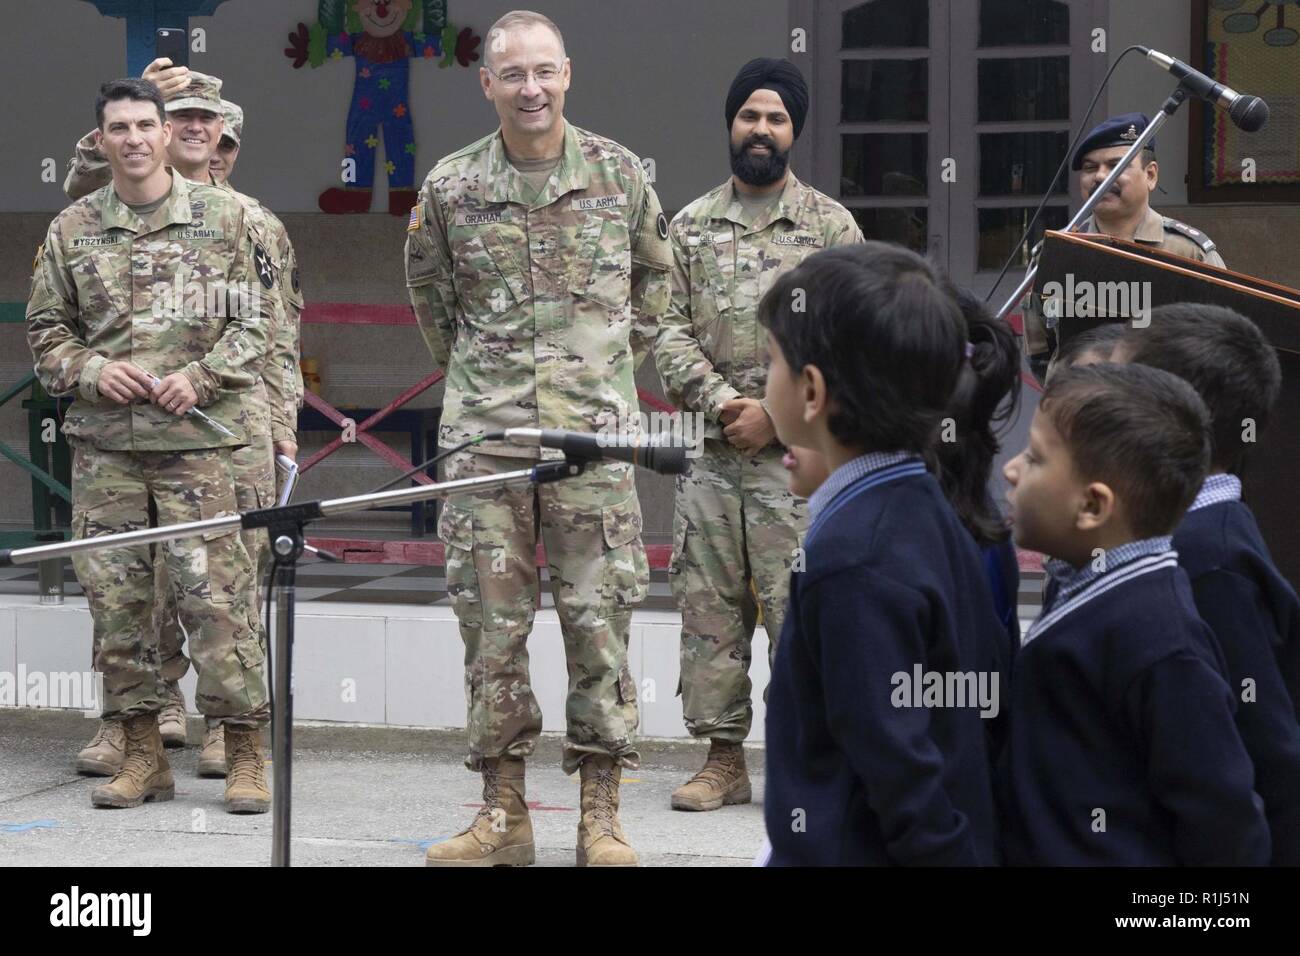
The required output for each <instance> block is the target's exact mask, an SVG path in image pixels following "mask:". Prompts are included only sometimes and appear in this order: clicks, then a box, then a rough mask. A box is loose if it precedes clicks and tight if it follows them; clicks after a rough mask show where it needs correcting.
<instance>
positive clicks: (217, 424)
mask: <svg viewBox="0 0 1300 956" xmlns="http://www.w3.org/2000/svg"><path fill="white" fill-rule="evenodd" d="M149 378H150V380H151V383H152V385H153V387H154V388H157V387H158V386H159V385H160V384H162V379H160V378H159V377H158V376H157V375H152V374H151V375H150V376H149ZM185 414H187V415H193V416H194V417H195V418H200V419H202V420H203V421H205V422H207V423H208V424H209V425H211V426H212V427H213V428H215V429H216V430H217V431H219V432H221V433H222V434H223V435H229V436H230V437H231V438H238V437H239V436H238V435H236V434H235V433H234V432H232V431H231V430H230V429H229V428H227V427H226V426H225V425H223V424H221V422H219V421H217V420H216V419H214V418H212V416H210V415H208V414H207V413H206V412H204V411H201V410H199V409H198V408H190V410H189V411H188V412H186V413H185Z"/></svg>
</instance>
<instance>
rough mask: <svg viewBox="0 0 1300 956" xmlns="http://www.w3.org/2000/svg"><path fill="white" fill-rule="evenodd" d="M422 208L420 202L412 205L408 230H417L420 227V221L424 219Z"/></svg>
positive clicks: (407, 222)
mask: <svg viewBox="0 0 1300 956" xmlns="http://www.w3.org/2000/svg"><path fill="white" fill-rule="evenodd" d="M420 209H421V207H420V204H419V203H416V204H415V205H414V206H412V207H411V218H410V219H408V220H407V221H406V231H407V232H416V231H417V230H418V229H419V228H420V221H421V219H422V213H421V211H420Z"/></svg>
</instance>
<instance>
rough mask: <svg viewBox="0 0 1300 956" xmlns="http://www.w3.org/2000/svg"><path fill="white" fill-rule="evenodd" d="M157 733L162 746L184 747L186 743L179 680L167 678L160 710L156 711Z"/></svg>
mask: <svg viewBox="0 0 1300 956" xmlns="http://www.w3.org/2000/svg"><path fill="white" fill-rule="evenodd" d="M158 733H159V734H161V735H162V742H163V746H164V747H184V746H185V744H186V743H188V738H187V735H186V733H185V695H184V694H182V693H181V685H180V682H178V681H174V680H169V681H168V682H167V694H166V696H165V697H163V706H162V710H161V711H159V712H158Z"/></svg>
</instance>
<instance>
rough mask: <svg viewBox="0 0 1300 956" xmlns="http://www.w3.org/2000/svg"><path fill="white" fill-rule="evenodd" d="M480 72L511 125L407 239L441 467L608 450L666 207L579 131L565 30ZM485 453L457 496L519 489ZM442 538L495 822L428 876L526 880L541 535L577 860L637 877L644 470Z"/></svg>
mask: <svg viewBox="0 0 1300 956" xmlns="http://www.w3.org/2000/svg"><path fill="white" fill-rule="evenodd" d="M486 56H487V61H488V65H486V66H484V67H483V68H482V70H481V71H480V73H479V77H480V80H481V82H482V85H483V94H484V96H486V97H487V99H488V100H490V101H491V103H492V104H493V106H494V107H495V108H496V112H497V116H498V117H499V118H500V121H501V126H500V128H499V129H498V130H497V131H496V132H494V133H493V134H492V135H490V136H487V137H484V138H483V139H481V140H479V141H478V142H477V143H474V144H473V145H471V146H467V147H466V148H464V149H462V150H461V151H459V152H457V153H453V154H452V155H451V156H448V157H447V158H445V159H443V160H441V161H440V162H439V163H438V164H437V165H436V166H435V167H434V169H433V171H432V172H431V173H429V175H428V178H426V179H425V181H424V187H423V189H421V191H420V199H419V204H418V205H417V206H416V207H415V208H414V209H413V210H411V219H410V223H409V224H408V226H407V229H408V232H407V243H406V279H407V285H408V286H409V288H410V294H411V302H412V304H413V306H414V308H415V314H416V317H417V319H418V320H419V324H420V329H421V331H422V332H423V333H424V337H425V341H426V342H427V343H428V345H429V349H430V351H431V352H432V353H433V358H434V362H435V363H436V364H437V366H438V367H439V368H443V369H445V370H446V373H447V392H446V397H445V399H444V408H443V413H442V425H441V430H440V435H439V444H440V445H441V446H442V447H444V448H447V447H452V446H454V445H457V444H459V443H461V442H464V441H466V440H468V439H470V438H474V437H477V436H481V435H483V434H484V433H487V432H494V431H500V430H502V429H505V428H515V427H522V428H539V427H540V428H560V429H568V430H571V431H581V432H600V431H602V430H607V429H609V428H610V427H618V426H619V425H621V424H623V423H626V422H628V421H629V420H633V421H634V420H636V418H637V412H638V406H637V396H636V385H635V382H634V381H633V371H634V369H635V367H636V365H637V364H638V363H639V361H640V360H641V359H643V358H644V357H645V355H646V354H648V353H649V351H650V347H651V345H652V343H653V342H654V338H655V333H656V331H657V328H658V324H659V319H660V317H661V316H662V315H663V313H664V311H665V310H666V309H667V307H668V270H669V267H670V265H671V262H672V260H671V256H670V252H669V249H668V241H667V240H668V222H667V220H666V219H665V218H664V215H663V213H662V211H661V210H660V206H659V199H658V197H656V196H655V192H654V189H653V188H652V187H651V186H650V183H649V181H648V180H647V177H646V174H645V171H644V170H643V169H642V167H641V162H640V160H639V159H637V157H636V156H634V155H632V153H631V152H629V151H628V150H626V149H624V148H623V147H622V146H620V145H619V144H618V143H615V142H613V141H612V140H608V139H605V138H603V137H601V136H597V135H595V134H593V133H589V132H587V131H586V130H582V129H578V128H577V127H575V126H572V125H570V124H569V123H568V122H567V121H565V119H564V116H563V113H564V94H565V92H566V91H567V90H568V88H569V81H570V78H571V74H570V71H571V67H570V63H569V60H568V58H567V57H566V56H565V55H564V40H563V38H562V37H561V36H560V31H559V29H558V28H557V27H556V26H555V24H554V23H552V22H551V21H550V20H548V19H547V18H546V17H544V16H541V15H540V14H537V13H529V12H524V11H515V12H512V13H508V14H506V15H505V16H504V17H502V18H501V19H500V20H498V21H497V23H496V24H495V25H494V26H493V27H492V29H491V30H489V31H488V42H487V48H486ZM478 448H479V449H480V450H481V451H483V452H485V453H486V454H479V455H470V454H464V453H462V454H459V455H455V456H453V457H451V458H450V459H449V461H448V463H447V466H446V475H445V477H446V478H447V479H449V480H454V479H459V478H469V477H471V476H477V475H488V474H498V473H501V472H505V471H514V470H516V469H518V468H521V467H525V466H526V465H527V464H529V463H531V461H530V459H535V457H536V455H537V452H536V450H534V451H533V452H531V453H530V452H528V451H525V450H524V449H522V448H520V447H517V446H512V445H504V444H493V443H486V442H485V443H483V444H482V445H480V446H478ZM520 456H524V457H520ZM438 536H439V537H440V538H441V539H442V541H443V543H444V544H445V545H446V555H447V557H446V561H447V590H448V592H449V594H450V595H451V601H452V607H453V609H454V610H455V612H456V616H457V618H458V620H459V622H460V632H461V638H462V639H463V640H464V642H465V674H466V681H465V684H466V697H467V702H468V709H469V716H468V729H469V753H468V756H467V758H466V765H467V766H468V767H469V768H470V769H471V770H477V771H479V772H481V773H482V775H483V808H482V810H480V811H479V813H478V814H477V815H476V816H475V818H474V820H473V822H472V823H471V824H470V827H469V828H468V829H467V830H465V831H464V832H462V833H460V834H459V835H457V836H455V837H453V838H451V839H450V840H446V841H444V842H441V843H436V844H434V845H433V846H431V847H430V848H429V851H428V853H427V854H426V862H427V863H428V864H429V865H430V866H500V865H516V866H520V865H527V864H530V863H532V862H534V859H535V856H536V853H535V849H534V844H533V831H532V824H531V822H530V820H529V817H528V808H527V805H526V804H525V802H524V760H525V758H527V757H528V756H530V755H531V754H532V753H533V750H534V748H535V746H536V743H537V738H538V736H539V735H540V733H541V730H542V714H541V710H540V709H539V708H538V705H537V699H536V697H535V696H534V694H533V690H532V685H531V681H530V678H529V673H528V652H527V647H526V642H527V639H528V634H529V632H530V631H531V630H532V625H533V608H534V607H535V606H536V597H537V591H538V587H539V581H538V574H537V568H536V553H537V541H538V538H539V537H540V538H541V540H542V541H543V542H544V543H545V545H546V557H547V561H548V562H549V567H550V579H551V588H552V592H553V594H554V596H555V608H556V611H557V612H558V614H559V618H560V627H561V630H562V632H563V634H564V647H565V655H566V657H567V660H568V673H569V690H568V697H567V701H566V708H565V710H566V718H567V733H566V735H565V740H564V756H563V769H564V771H565V773H568V774H572V773H573V772H574V771H575V770H576V771H578V772H579V773H580V774H581V780H582V798H581V799H582V814H581V819H580V820H579V823H578V834H577V862H578V865H579V866H584V865H591V866H635V865H636V862H637V856H636V853H635V852H634V851H633V850H632V847H631V845H630V844H629V841H628V839H627V837H626V836H625V835H624V834H623V829H622V826H621V825H620V823H619V819H618V806H619V783H620V780H621V776H622V768H623V767H636V766H637V762H638V760H639V757H638V754H637V751H636V747H635V744H634V738H635V733H636V727H637V704H636V685H635V683H634V682H633V680H632V676H631V673H630V672H629V671H628V666H627V643H628V628H629V625H630V623H631V617H632V608H633V606H634V605H636V604H638V603H640V602H641V601H642V600H644V598H645V596H646V593H647V591H648V590H649V577H650V575H649V567H648V565H647V563H646V557H645V548H644V547H643V545H642V543H641V510H640V505H639V504H638V502H637V497H636V487H635V484H634V482H633V476H632V466H631V465H627V464H622V463H619V462H602V463H599V464H594V465H592V466H591V467H590V468H589V469H588V470H587V471H586V472H585V473H584V474H583V475H581V476H578V477H575V478H571V479H567V480H565V481H561V482H556V483H553V484H545V485H538V486H536V487H529V488H523V489H512V488H507V489H500V490H495V491H491V492H484V493H480V494H465V495H458V496H454V497H452V498H450V499H448V500H447V502H446V504H445V506H444V508H443V512H442V516H441V518H440V519H439V522H438Z"/></svg>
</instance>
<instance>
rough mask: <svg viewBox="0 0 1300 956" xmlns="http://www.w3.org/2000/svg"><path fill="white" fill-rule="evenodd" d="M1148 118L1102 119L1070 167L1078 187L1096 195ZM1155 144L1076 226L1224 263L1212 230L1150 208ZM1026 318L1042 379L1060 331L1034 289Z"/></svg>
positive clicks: (1028, 344) (1032, 360)
mask: <svg viewBox="0 0 1300 956" xmlns="http://www.w3.org/2000/svg"><path fill="white" fill-rule="evenodd" d="M1147 123H1148V120H1147V118H1146V116H1145V115H1144V114H1142V113H1125V114H1124V115H1122V116H1114V117H1111V118H1110V119H1108V120H1106V121H1105V122H1103V123H1099V124H1098V125H1097V126H1096V127H1095V128H1094V129H1093V130H1092V132H1090V133H1089V134H1088V135H1087V136H1086V137H1085V138H1084V140H1083V142H1081V143H1080V144H1079V148H1078V149H1076V150H1075V152H1074V160H1073V162H1072V163H1071V168H1072V169H1074V171H1075V172H1077V173H1078V174H1079V189H1080V191H1081V192H1082V193H1083V195H1084V198H1087V197H1089V196H1091V195H1092V194H1093V192H1094V191H1095V190H1096V189H1097V187H1098V186H1100V185H1101V184H1102V182H1103V181H1104V180H1105V178H1106V177H1107V176H1109V175H1110V173H1111V170H1113V169H1114V168H1115V164H1116V163H1118V162H1119V161H1120V160H1121V159H1123V158H1124V154H1125V153H1126V152H1128V150H1129V147H1131V146H1132V145H1133V144H1134V143H1135V142H1137V139H1138V136H1140V135H1141V133H1142V130H1144V129H1146V127H1147ZM1155 149H1156V144H1155V140H1151V141H1150V142H1149V143H1148V144H1147V147H1146V149H1143V150H1142V151H1141V152H1140V153H1138V154H1137V155H1136V156H1134V157H1133V161H1132V162H1130V163H1129V165H1128V168H1127V169H1125V170H1124V172H1123V173H1122V174H1121V175H1120V177H1119V179H1117V180H1116V181H1115V183H1114V185H1112V186H1111V188H1110V190H1109V192H1108V193H1107V194H1106V195H1105V196H1103V197H1102V198H1101V200H1100V201H1099V202H1098V203H1097V205H1096V207H1095V208H1094V209H1093V211H1092V215H1091V216H1089V217H1088V218H1087V219H1085V220H1084V221H1083V223H1082V224H1081V225H1080V226H1079V227H1078V229H1076V230H1075V231H1076V232H1096V233H1104V234H1106V235H1108V236H1114V237H1115V238H1116V239H1125V240H1128V241H1129V242H1136V243H1139V244H1141V245H1146V246H1151V247H1152V248H1153V249H1161V250H1163V251H1165V252H1171V253H1173V254H1174V255H1178V256H1183V257H1185V258H1187V259H1192V260H1194V261H1196V262H1207V263H1209V264H1210V265H1212V266H1218V267H1219V268H1223V267H1224V264H1223V258H1222V257H1221V256H1220V255H1219V252H1218V250H1217V249H1216V248H1215V246H1214V242H1213V240H1211V239H1210V237H1209V236H1207V235H1206V234H1205V233H1203V232H1201V231H1200V230H1199V229H1194V228H1192V227H1191V226H1189V225H1187V223H1185V222H1179V221H1178V220H1177V219H1171V218H1170V217H1168V216H1162V215H1160V213H1158V212H1156V211H1155V210H1154V209H1152V208H1151V204H1150V203H1151V193H1152V192H1153V191H1154V190H1155V188H1156V185H1157V183H1158V182H1159V179H1160V166H1159V164H1158V163H1157V162H1156V153H1155ZM1024 321H1025V351H1026V352H1028V354H1029V365H1030V368H1032V369H1033V371H1034V374H1035V375H1036V376H1037V377H1038V379H1039V381H1042V380H1043V378H1044V377H1045V375H1046V372H1047V363H1048V362H1049V361H1051V358H1052V355H1053V354H1054V353H1055V352H1056V333H1055V330H1053V329H1049V328H1047V326H1046V325H1045V323H1044V321H1043V309H1042V300H1041V299H1039V297H1038V295H1037V294H1036V293H1034V292H1031V293H1030V294H1029V296H1028V298H1027V299H1026V300H1025V307H1024Z"/></svg>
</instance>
